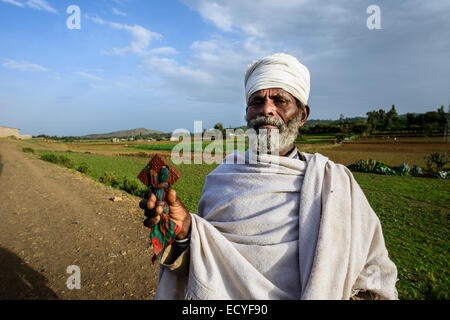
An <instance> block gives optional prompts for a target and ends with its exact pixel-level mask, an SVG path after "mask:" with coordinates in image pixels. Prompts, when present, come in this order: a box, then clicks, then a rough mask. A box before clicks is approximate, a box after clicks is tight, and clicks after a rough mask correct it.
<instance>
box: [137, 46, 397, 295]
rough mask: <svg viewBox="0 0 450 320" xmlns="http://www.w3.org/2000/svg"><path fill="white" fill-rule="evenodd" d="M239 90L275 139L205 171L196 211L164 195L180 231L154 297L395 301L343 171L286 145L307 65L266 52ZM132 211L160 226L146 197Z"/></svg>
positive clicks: (378, 234) (251, 122)
mask: <svg viewBox="0 0 450 320" xmlns="http://www.w3.org/2000/svg"><path fill="white" fill-rule="evenodd" d="M245 91H246V102H247V110H246V120H247V124H248V127H249V128H251V129H255V130H256V131H258V132H263V131H268V132H269V133H268V134H269V135H273V134H275V133H276V132H277V130H278V133H279V141H277V143H273V142H270V141H272V140H271V139H268V146H267V153H263V152H260V151H261V150H260V149H259V148H258V145H259V144H257V145H256V146H251V148H250V151H248V152H246V154H245V155H242V154H239V153H237V152H235V153H234V154H231V155H229V156H227V159H226V160H225V162H224V163H223V164H221V165H219V166H218V167H217V168H216V169H215V170H214V171H213V172H211V173H210V174H209V175H208V176H207V177H206V180H205V185H204V188H203V192H202V196H201V199H200V202H199V204H198V214H197V215H195V214H190V213H189V212H188V211H187V210H186V209H185V207H184V205H183V203H182V201H181V200H180V199H178V198H177V197H176V192H175V190H170V191H169V192H168V193H167V196H166V202H167V203H168V206H169V211H170V217H171V219H172V220H173V221H174V222H175V223H177V224H178V225H179V226H180V227H181V231H180V232H179V234H178V235H177V239H176V241H175V242H174V243H173V244H172V245H171V246H170V247H168V248H167V249H166V251H165V252H164V255H163V257H162V260H161V266H160V275H159V284H158V290H157V293H156V296H155V298H156V299H183V298H187V299H350V298H357V297H361V296H366V297H369V298H373V297H377V298H382V299H397V291H396V288H395V282H396V280H397V279H396V278H397V269H396V267H395V265H394V263H393V262H392V261H391V260H390V259H389V257H388V252H387V250H386V247H385V244H384V239H383V234H382V230H381V225H380V222H379V220H378V217H377V216H376V214H375V212H374V211H373V210H372V209H371V207H370V205H369V203H368V202H367V199H366V198H365V196H364V194H363V192H362V190H361V188H360V187H359V186H358V184H357V183H356V181H355V180H354V178H353V176H352V174H351V173H350V171H349V170H348V169H347V168H346V167H345V166H343V165H339V164H334V163H333V162H332V161H330V160H328V159H327V158H326V157H324V156H322V155H320V154H314V155H311V154H306V153H300V152H298V150H297V148H296V147H295V145H294V140H295V138H296V136H297V133H298V129H299V128H300V127H301V126H303V125H304V123H305V122H306V120H307V118H308V116H309V112H310V109H309V106H308V96H309V91H310V75H309V71H308V69H307V68H306V67H305V66H303V65H302V64H301V63H300V62H298V60H297V59H296V58H295V57H293V56H290V55H287V54H275V55H272V56H269V57H265V58H263V59H261V60H259V61H257V62H255V63H254V64H253V65H252V66H251V67H250V68H249V69H248V70H247V73H246V76H245ZM278 151H279V152H278ZM277 153H278V154H277ZM252 155H253V156H255V157H256V159H257V163H251V162H250V161H249V159H250V158H251V156H252ZM230 163H231V164H230ZM140 207H141V208H142V209H145V215H146V216H147V219H146V220H145V222H144V224H145V225H146V226H147V227H152V226H154V225H155V224H157V223H158V222H159V220H160V217H159V215H160V214H161V213H162V208H161V207H160V206H156V197H155V195H153V194H147V196H146V197H145V198H144V200H142V201H141V203H140Z"/></svg>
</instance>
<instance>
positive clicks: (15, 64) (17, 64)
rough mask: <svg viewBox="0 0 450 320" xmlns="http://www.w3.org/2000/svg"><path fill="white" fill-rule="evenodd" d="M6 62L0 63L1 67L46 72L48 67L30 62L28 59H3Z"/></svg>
mask: <svg viewBox="0 0 450 320" xmlns="http://www.w3.org/2000/svg"><path fill="white" fill-rule="evenodd" d="M5 60H6V62H4V63H3V64H2V66H3V67H5V68H8V69H13V70H22V71H44V72H47V71H49V69H47V68H44V67H42V66H40V65H38V64H34V63H30V62H28V61H15V60H12V59H5Z"/></svg>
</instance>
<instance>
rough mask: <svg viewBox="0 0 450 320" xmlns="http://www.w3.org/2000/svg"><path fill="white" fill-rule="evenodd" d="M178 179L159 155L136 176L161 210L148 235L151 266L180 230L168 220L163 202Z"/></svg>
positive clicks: (165, 205)
mask: <svg viewBox="0 0 450 320" xmlns="http://www.w3.org/2000/svg"><path fill="white" fill-rule="evenodd" d="M179 178H180V174H179V173H178V171H177V170H175V169H174V168H173V167H171V166H170V165H169V164H168V163H167V161H166V159H164V157H163V156H161V155H159V154H156V155H154V156H153V158H152V159H151V160H150V162H149V163H148V164H147V165H146V166H145V167H144V169H142V171H141V172H140V173H139V175H138V179H139V180H141V181H142V182H143V183H144V184H145V185H146V186H147V187H149V188H150V190H151V192H152V193H154V194H155V195H156V200H157V201H156V206H161V207H162V208H163V213H162V214H161V220H160V221H159V223H158V224H156V225H155V226H154V227H153V228H152V231H151V233H150V239H151V241H152V244H153V250H154V252H155V254H154V255H153V258H152V262H153V264H155V263H156V262H158V261H159V259H160V257H161V255H162V253H163V252H164V249H165V248H166V247H168V246H169V245H170V244H171V243H172V242H173V241H174V239H175V237H176V235H177V234H178V233H179V232H180V229H181V227H180V226H179V225H177V224H176V223H175V222H173V221H172V220H170V217H169V208H168V207H167V204H166V202H164V199H165V197H166V192H167V191H168V190H169V188H170V187H171V186H173V185H174V184H175V182H177V180H178V179H179Z"/></svg>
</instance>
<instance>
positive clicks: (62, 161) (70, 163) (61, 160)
mask: <svg viewBox="0 0 450 320" xmlns="http://www.w3.org/2000/svg"><path fill="white" fill-rule="evenodd" d="M58 163H59V164H61V165H63V166H64V167H67V168H73V167H74V166H75V162H73V160H72V159H69V158H67V157H66V156H62V155H61V156H59V158H58Z"/></svg>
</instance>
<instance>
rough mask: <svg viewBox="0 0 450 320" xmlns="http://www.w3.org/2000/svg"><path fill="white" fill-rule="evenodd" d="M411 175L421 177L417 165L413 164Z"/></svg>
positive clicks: (420, 169) (420, 170) (420, 171)
mask: <svg viewBox="0 0 450 320" xmlns="http://www.w3.org/2000/svg"><path fill="white" fill-rule="evenodd" d="M410 172H411V175H413V176H414V177H419V176H421V175H422V168H421V167H419V166H418V165H417V164H415V165H414V166H413V167H412V169H411V171H410Z"/></svg>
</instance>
